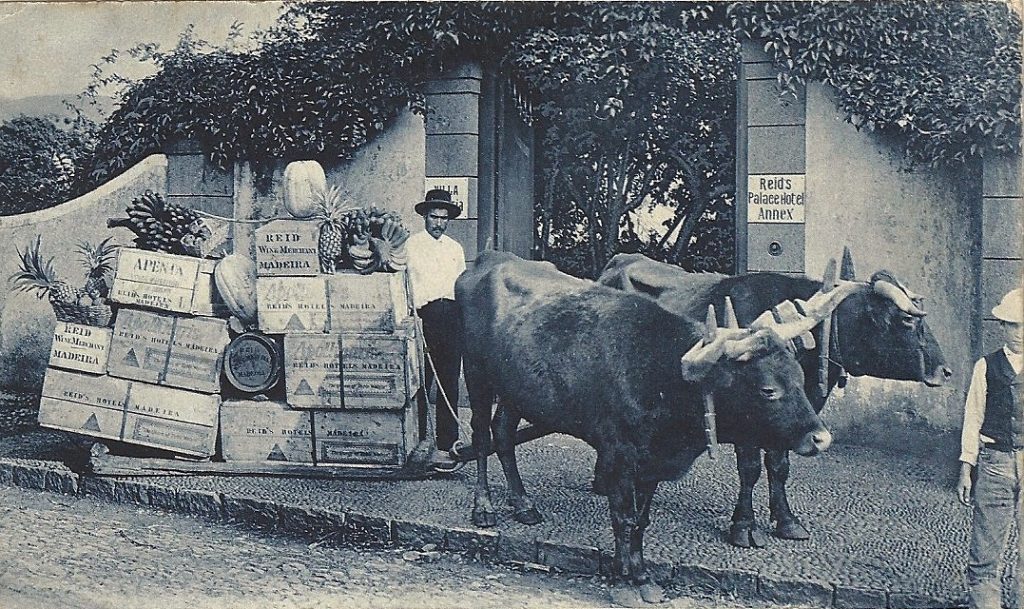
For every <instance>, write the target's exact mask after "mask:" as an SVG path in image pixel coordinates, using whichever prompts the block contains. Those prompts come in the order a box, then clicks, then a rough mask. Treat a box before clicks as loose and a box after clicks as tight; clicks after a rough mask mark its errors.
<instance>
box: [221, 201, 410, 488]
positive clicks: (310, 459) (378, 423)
mask: <svg viewBox="0 0 1024 609" xmlns="http://www.w3.org/2000/svg"><path fill="white" fill-rule="evenodd" d="M317 238H318V233H317V227H316V225H315V224H314V223H310V222H302V221H292V220H278V221H275V222H271V223H269V224H267V225H265V226H263V227H261V228H260V229H258V230H257V232H256V239H257V244H256V253H257V255H256V269H257V279H256V290H257V303H258V310H259V321H258V325H259V329H260V331H261V332H263V333H265V334H267V335H269V336H271V337H274V338H276V339H279V340H281V342H282V343H283V347H284V364H283V368H284V378H285V383H284V388H285V391H284V400H261V401H256V400H226V401H225V402H224V404H223V406H222V409H221V442H222V451H223V455H224V458H225V460H227V461H236V462H250V463H252V462H259V463H264V464H274V463H282V464H283V463H287V464H291V465H295V464H309V465H314V466H342V467H355V468H365V469H381V470H387V469H395V468H401V467H402V466H404V465H405V463H406V460H407V458H408V455H409V453H410V452H411V451H412V450H413V449H414V448H415V446H416V444H417V443H418V441H419V439H420V438H419V424H418V418H417V412H418V411H417V409H416V407H415V400H414V396H415V393H416V391H417V389H418V388H419V385H420V380H419V379H420V373H421V364H420V351H419V349H418V347H417V344H418V335H417V330H416V324H415V319H414V317H413V315H412V305H411V300H410V298H409V289H408V285H407V279H406V275H405V273H404V272H401V273H373V274H370V275H359V274H357V273H339V274H336V275H325V274H320V272H319V268H320V265H319V260H318V256H317Z"/></svg>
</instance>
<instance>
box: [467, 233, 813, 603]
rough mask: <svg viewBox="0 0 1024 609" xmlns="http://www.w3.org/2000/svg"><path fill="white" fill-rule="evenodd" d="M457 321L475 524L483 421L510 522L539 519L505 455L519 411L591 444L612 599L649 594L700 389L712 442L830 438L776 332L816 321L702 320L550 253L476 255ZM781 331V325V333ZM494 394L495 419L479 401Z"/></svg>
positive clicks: (485, 498) (694, 443) (700, 439)
mask: <svg viewBox="0 0 1024 609" xmlns="http://www.w3.org/2000/svg"><path fill="white" fill-rule="evenodd" d="M455 292H456V300H457V301H458V302H459V304H460V307H461V309H462V311H463V321H464V324H465V340H466V344H465V360H464V361H465V369H464V371H465V378H466V386H467V388H468V390H469V399H470V404H471V406H472V413H473V415H472V428H473V446H474V448H475V449H476V450H477V454H478V455H480V456H478V459H477V467H478V469H477V486H476V492H475V498H474V507H473V513H472V519H473V523H474V524H475V525H477V526H481V527H488V526H493V525H494V524H495V523H496V515H495V510H494V507H493V505H492V503H491V497H490V489H489V488H488V483H487V457H486V455H487V454H488V453H489V452H490V448H491V432H493V441H494V445H495V449H496V452H497V454H498V458H499V460H500V462H501V465H502V468H503V469H504V473H505V477H506V479H507V481H508V489H509V503H510V504H511V506H512V508H513V513H514V517H515V518H516V520H518V521H519V522H522V523H526V524H536V523H538V522H540V520H541V516H540V514H539V512H538V511H537V509H536V508H535V507H534V505H533V503H532V501H531V500H530V499H529V498H528V497H527V495H526V492H525V490H524V488H523V483H522V479H521V477H520V475H519V470H518V468H517V465H516V457H515V452H514V449H515V432H516V427H517V425H518V423H519V421H520V419H526V420H527V421H529V422H531V423H532V424H534V425H535V426H537V427H539V428H541V429H543V430H546V431H548V432H560V433H565V434H569V435H572V436H575V437H577V438H580V439H582V440H583V441H585V442H587V443H588V444H589V445H590V446H592V447H593V448H594V449H595V450H596V451H597V462H596V467H595V471H594V489H595V491H597V492H599V493H601V494H603V495H606V496H607V497H608V507H609V510H610V512H611V521H612V528H613V531H614V537H615V559H614V571H613V573H614V575H615V577H616V579H617V580H618V581H619V582H621V583H622V584H623V585H618V586H616V587H615V588H613V599H614V600H615V601H616V602H618V603H626V604H636V603H640V602H641V600H643V601H647V602H656V601H659V600H661V599H662V598H663V592H662V590H661V588H660V587H659V586H658V585H657V584H655V583H654V582H653V581H651V580H650V578H649V576H648V574H647V572H646V569H645V566H644V560H643V535H644V530H645V528H646V527H647V525H648V523H649V512H650V508H651V499H652V497H653V495H654V492H655V489H656V488H657V486H658V483H659V482H660V481H662V480H669V479H674V478H677V477H678V476H680V475H681V474H682V473H684V472H686V471H687V470H688V469H689V467H690V466H691V464H692V463H693V461H694V460H695V459H696V458H697V457H698V456H699V455H700V454H701V453H702V452H703V451H704V450H705V447H706V441H705V432H704V423H703V419H704V401H703V398H702V390H703V391H706V392H709V393H713V396H714V401H715V407H716V409H717V420H718V433H719V436H720V437H721V438H722V440H723V441H727V442H734V443H744V444H756V445H763V446H771V447H775V448H777V449H779V450H786V449H792V450H795V451H797V452H798V453H800V454H803V455H813V454H816V453H817V452H819V451H820V450H823V449H825V448H827V447H828V445H829V444H830V443H831V436H830V434H829V432H828V431H827V430H826V429H825V427H824V425H823V424H822V422H821V420H820V419H819V418H818V416H817V415H816V414H815V412H814V411H813V409H812V408H811V405H810V403H809V402H808V401H807V398H806V396H805V395H804V391H803V371H802V370H801V369H800V366H799V365H798V363H797V362H796V359H795V358H794V356H793V355H792V353H790V352H789V351H788V350H787V348H786V347H785V344H786V342H785V341H786V338H787V336H795V335H796V334H795V333H799V332H802V331H805V330H806V329H809V328H810V327H813V325H814V324H815V323H817V320H815V319H811V320H809V321H808V322H806V323H803V324H786V325H784V326H778V327H776V328H766V329H762V330H759V331H756V332H753V331H750V330H739V329H737V330H726V329H720V330H717V335H716V336H715V337H714V338H713V340H709V341H708V342H707V343H706V344H705V342H704V341H703V340H702V338H703V335H702V332H701V328H702V326H700V325H699V324H695V323H694V322H692V321H690V320H689V319H688V318H686V317H683V316H679V315H676V314H673V313H670V312H669V311H666V310H665V309H663V308H661V307H659V306H658V305H657V304H656V303H655V302H653V301H652V300H650V299H648V298H644V297H641V296H637V295H633V294H627V293H625V292H622V291H618V290H614V289H611V288H607V287H604V286H599V285H597V284H595V283H593V282H590V281H584V280H580V279H576V278H573V277H570V276H568V275H565V274H562V273H560V272H558V271H557V270H556V269H555V268H554V266H552V265H550V264H549V263H541V262H527V261H523V260H521V259H519V258H516V257H515V256H512V255H511V254H502V253H495V252H484V253H483V254H481V255H480V257H479V259H478V260H477V263H476V265H475V266H474V267H473V268H471V269H470V270H468V271H466V272H465V273H463V274H462V276H461V277H460V278H459V280H458V281H457V282H456V285H455ZM787 332H788V334H787ZM496 399H497V404H498V406H497V409H496V410H495V412H494V414H493V417H492V414H491V407H492V405H493V404H494V403H495V400H496Z"/></svg>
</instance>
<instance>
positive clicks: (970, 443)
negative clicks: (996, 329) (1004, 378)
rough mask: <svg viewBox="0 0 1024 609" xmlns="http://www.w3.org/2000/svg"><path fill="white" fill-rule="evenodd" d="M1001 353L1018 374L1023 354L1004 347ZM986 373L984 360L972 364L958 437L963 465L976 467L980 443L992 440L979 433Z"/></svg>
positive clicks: (1022, 363)
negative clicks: (962, 423) (972, 370)
mask: <svg viewBox="0 0 1024 609" xmlns="http://www.w3.org/2000/svg"><path fill="white" fill-rule="evenodd" d="M1003 353H1005V354H1006V359H1008V360H1010V366H1012V367H1013V372H1014V373H1015V374H1020V370H1021V366H1022V365H1024V353H1014V352H1013V351H1010V350H1009V349H1008V348H1007V347H1006V346H1005V345H1004V346H1003ZM986 372H988V365H987V364H986V363H985V358H984V357H983V358H981V359H979V360H978V363H976V364H974V373H973V374H971V386H970V388H969V389H968V390H967V403H966V404H965V405H964V429H963V432H962V434H961V436H960V460H961V461H963V462H964V463H970V464H971V465H977V463H978V452H979V449H980V447H981V443H982V442H986V443H991V442H993V441H994V440H993V439H992V438H989V437H987V436H984V435H982V433H981V424H982V423H984V422H985V398H986V396H987V395H988V382H987V381H986V380H985V373H986Z"/></svg>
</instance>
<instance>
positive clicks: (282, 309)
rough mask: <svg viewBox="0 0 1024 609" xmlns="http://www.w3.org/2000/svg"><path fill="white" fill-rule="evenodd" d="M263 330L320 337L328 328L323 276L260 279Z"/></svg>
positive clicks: (257, 281)
mask: <svg viewBox="0 0 1024 609" xmlns="http://www.w3.org/2000/svg"><path fill="white" fill-rule="evenodd" d="M256 302H257V303H258V304H257V309H258V313H259V327H260V330H263V331H264V332H268V333H293V334H294V333H306V334H319V333H323V332H324V331H325V330H326V329H327V292H326V287H325V284H324V280H323V278H321V277H258V278H257V279H256Z"/></svg>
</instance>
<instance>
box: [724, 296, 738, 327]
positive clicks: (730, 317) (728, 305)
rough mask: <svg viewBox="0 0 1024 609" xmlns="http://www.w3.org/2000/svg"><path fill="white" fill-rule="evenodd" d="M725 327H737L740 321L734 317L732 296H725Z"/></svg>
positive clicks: (734, 310)
mask: <svg viewBox="0 0 1024 609" xmlns="http://www.w3.org/2000/svg"><path fill="white" fill-rule="evenodd" d="M725 327H726V328H732V329H734V330H735V329H737V328H739V327H740V322H739V321H737V319H736V309H734V308H732V298H729V297H728V296H726V297H725Z"/></svg>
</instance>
